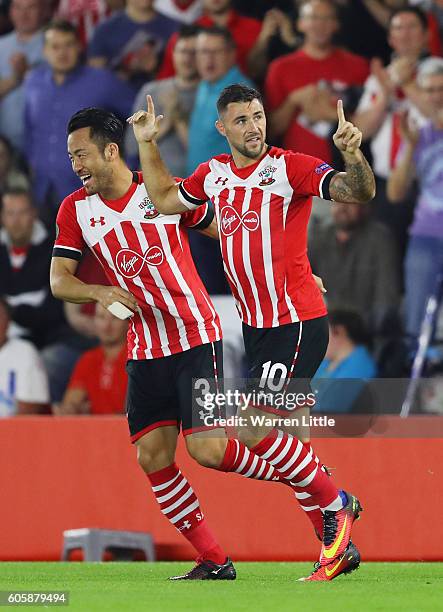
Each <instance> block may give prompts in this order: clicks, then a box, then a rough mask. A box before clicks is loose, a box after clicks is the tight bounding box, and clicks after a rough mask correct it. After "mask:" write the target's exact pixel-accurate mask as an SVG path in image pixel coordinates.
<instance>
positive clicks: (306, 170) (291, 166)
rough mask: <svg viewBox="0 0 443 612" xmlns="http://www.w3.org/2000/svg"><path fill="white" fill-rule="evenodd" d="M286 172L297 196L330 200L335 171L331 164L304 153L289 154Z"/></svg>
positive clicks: (286, 158) (286, 157)
mask: <svg viewBox="0 0 443 612" xmlns="http://www.w3.org/2000/svg"><path fill="white" fill-rule="evenodd" d="M285 160H286V171H287V175H288V179H289V183H290V185H291V187H292V188H293V189H294V192H295V193H294V195H295V197H297V196H319V197H320V198H323V199H324V200H330V199H331V196H330V193H329V184H330V182H331V179H332V177H333V176H334V174H337V171H336V170H334V168H332V167H331V166H330V165H329V164H327V163H326V162H324V161H323V160H321V159H318V158H317V157H312V156H311V155H304V154H303V153H292V152H289V153H288V154H287V155H286V156H285Z"/></svg>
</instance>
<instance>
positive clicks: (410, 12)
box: [353, 7, 428, 255]
mask: <svg viewBox="0 0 443 612" xmlns="http://www.w3.org/2000/svg"><path fill="white" fill-rule="evenodd" d="M388 40H389V44H390V46H391V47H392V50H393V52H394V55H393V59H392V61H391V63H390V64H389V65H388V66H386V68H384V67H383V65H382V64H381V62H380V61H379V60H374V61H373V62H372V65H371V71H372V74H371V76H370V77H369V78H368V79H367V81H366V83H365V86H364V90H363V95H362V97H361V100H360V102H359V104H358V107H357V110H356V113H355V115H354V118H353V120H354V123H355V124H356V125H358V127H359V128H360V130H361V131H362V133H363V139H364V140H366V141H370V147H371V153H372V158H373V168H374V174H375V179H376V182H377V191H376V195H375V198H374V200H373V202H372V207H373V209H374V212H375V215H376V216H377V218H378V219H379V220H380V221H382V222H383V223H385V224H386V225H388V226H389V227H390V229H391V231H392V233H393V235H394V236H395V237H396V239H397V242H398V245H399V247H400V252H401V254H402V255H403V253H404V250H405V248H406V241H407V228H408V225H409V224H410V222H411V219H412V214H413V207H414V202H415V194H414V193H413V192H411V194H410V197H408V194H407V193H406V192H405V198H406V200H405V202H404V206H403V207H402V208H398V209H396V208H395V207H393V206H391V205H390V204H389V202H388V200H387V197H386V180H387V178H388V176H389V174H390V172H391V169H392V166H393V163H394V160H395V158H396V155H397V152H398V147H399V145H400V140H401V139H400V132H399V124H400V115H401V113H402V112H403V111H405V110H407V111H408V112H409V113H410V116H411V118H413V119H414V121H416V122H417V123H418V124H419V125H422V124H423V123H424V121H425V118H424V116H423V113H427V109H426V108H424V105H423V100H422V96H421V94H420V92H419V91H418V88H417V85H416V82H415V74H416V70H417V66H418V65H419V63H420V61H421V60H422V59H423V58H424V57H425V55H426V45H427V40H428V30H427V20H426V15H425V13H423V11H421V10H420V9H419V8H416V7H409V8H404V9H401V10H399V11H396V12H394V13H393V14H392V17H391V20H390V25H389V38H388ZM419 107H420V108H421V111H422V112H420V110H419Z"/></svg>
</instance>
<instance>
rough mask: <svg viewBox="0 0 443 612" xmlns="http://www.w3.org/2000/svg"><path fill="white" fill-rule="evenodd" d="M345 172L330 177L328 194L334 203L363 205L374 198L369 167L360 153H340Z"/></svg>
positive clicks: (372, 177)
mask: <svg viewBox="0 0 443 612" xmlns="http://www.w3.org/2000/svg"><path fill="white" fill-rule="evenodd" d="M342 155H343V159H344V161H345V167H346V172H339V173H338V174H336V175H335V176H334V177H332V180H331V184H330V185H329V193H330V195H331V198H332V199H333V200H334V202H355V203H356V204H364V203H365V202H369V201H370V200H372V198H373V197H374V196H375V179H374V174H373V173H372V170H371V167H370V165H369V164H368V162H367V160H366V158H365V156H364V155H363V153H362V152H361V151H360V149H359V150H358V151H356V152H355V153H346V152H345V151H342Z"/></svg>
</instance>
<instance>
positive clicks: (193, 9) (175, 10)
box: [154, 0, 202, 25]
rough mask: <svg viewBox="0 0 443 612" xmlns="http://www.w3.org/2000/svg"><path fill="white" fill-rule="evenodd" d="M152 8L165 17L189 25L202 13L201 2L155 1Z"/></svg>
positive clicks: (182, 0)
mask: <svg viewBox="0 0 443 612" xmlns="http://www.w3.org/2000/svg"><path fill="white" fill-rule="evenodd" d="M154 8H155V10H156V11H158V12H159V13H161V14H162V15H166V17H170V18H171V19H174V20H175V21H179V22H180V23H185V24H187V25H190V24H191V23H193V22H194V21H196V19H198V18H199V17H200V15H201V12H202V0H155V1H154Z"/></svg>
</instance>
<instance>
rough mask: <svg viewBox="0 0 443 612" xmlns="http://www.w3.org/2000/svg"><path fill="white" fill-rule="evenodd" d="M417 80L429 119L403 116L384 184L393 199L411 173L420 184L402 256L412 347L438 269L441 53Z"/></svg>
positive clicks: (441, 264)
mask: <svg viewBox="0 0 443 612" xmlns="http://www.w3.org/2000/svg"><path fill="white" fill-rule="evenodd" d="M418 83H419V86H420V88H421V90H422V92H423V95H424V97H425V101H426V103H427V105H428V107H429V109H430V120H429V122H428V123H426V124H425V125H423V126H422V127H421V128H420V129H418V128H417V127H415V126H414V125H413V124H411V123H410V121H408V117H407V116H406V114H404V115H403V116H402V121H401V135H402V138H403V142H402V147H401V148H400V151H399V153H398V156H397V160H396V163H395V167H394V169H393V171H392V173H391V175H390V176H389V179H388V186H387V195H388V198H389V200H390V201H391V202H394V203H399V202H402V201H403V200H404V198H405V195H406V193H407V191H408V189H409V188H410V185H411V183H412V181H413V179H414V177H415V178H416V179H417V182H418V187H419V195H418V201H417V205H416V208H415V214H414V221H413V223H412V226H411V227H410V230H409V234H410V237H409V243H408V249H407V253H406V259H405V285H406V295H405V319H406V331H407V333H408V335H409V337H410V339H411V349H412V350H413V351H414V350H415V349H416V342H417V338H418V335H419V331H420V325H421V322H422V320H423V316H424V311H425V306H426V302H427V299H428V297H429V296H430V295H431V294H434V293H435V292H437V291H438V290H439V289H440V287H439V283H441V281H442V274H443V59H441V58H429V59H427V60H425V61H424V62H422V64H421V65H420V68H419V71H418Z"/></svg>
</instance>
